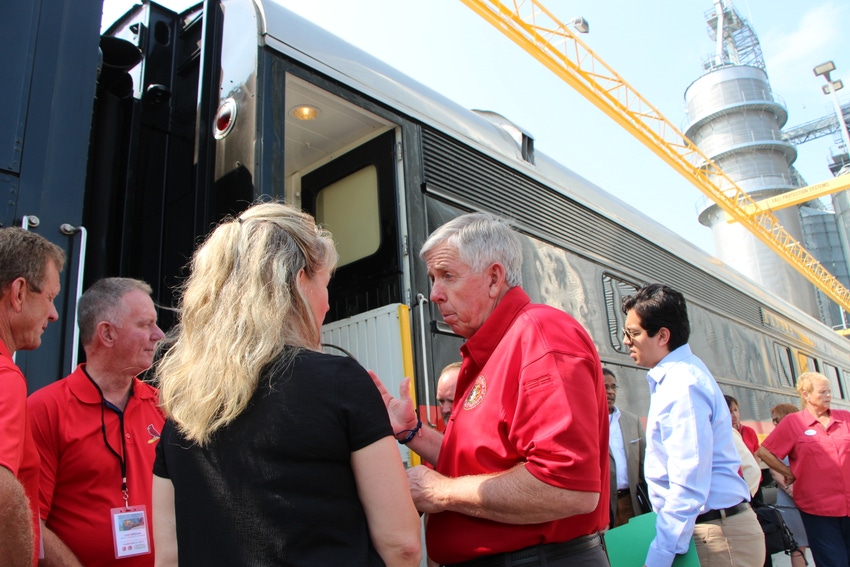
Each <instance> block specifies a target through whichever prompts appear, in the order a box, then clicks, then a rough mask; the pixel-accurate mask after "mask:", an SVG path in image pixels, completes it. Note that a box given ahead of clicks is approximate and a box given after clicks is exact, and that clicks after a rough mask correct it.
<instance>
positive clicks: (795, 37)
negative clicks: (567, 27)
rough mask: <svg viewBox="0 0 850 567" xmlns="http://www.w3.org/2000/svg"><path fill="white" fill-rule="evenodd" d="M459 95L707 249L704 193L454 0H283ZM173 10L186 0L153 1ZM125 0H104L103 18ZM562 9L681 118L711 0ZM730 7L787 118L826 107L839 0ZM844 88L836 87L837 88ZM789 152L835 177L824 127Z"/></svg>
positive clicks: (842, 5) (670, 114)
mask: <svg viewBox="0 0 850 567" xmlns="http://www.w3.org/2000/svg"><path fill="white" fill-rule="evenodd" d="M279 1H280V3H281V4H283V5H284V6H286V7H287V8H289V9H291V10H293V11H294V12H296V13H298V14H300V15H301V16H302V17H305V18H307V19H308V20H311V21H312V22H314V23H315V24H317V25H319V26H320V27H323V28H325V29H326V30H328V31H330V32H332V33H334V34H335V35H338V36H340V37H341V38H343V39H345V40H346V41H348V42H350V43H352V44H353V45H355V46H357V47H359V48H361V49H363V50H365V51H367V52H369V53H371V54H372V55H374V56H376V57H378V58H379V59H382V60H384V61H385V62H387V63H388V64H390V65H392V66H393V67H396V68H397V69H399V70H401V71H402V72H404V73H406V74H407V75H410V76H411V77H412V78H414V79H416V80H418V81H419V82H421V83H423V84H425V85H427V86H429V87H431V88H432V89H434V90H436V91H438V92H440V93H442V94H444V95H446V96H447V97H449V98H451V99H453V100H455V101H456V102H458V103H459V104H461V105H462V106H465V107H467V108H478V109H486V110H492V111H495V112H498V113H500V114H502V115H504V116H505V117H507V118H508V119H510V120H512V121H513V122H515V123H516V124H518V125H520V126H522V127H523V128H525V129H526V130H528V131H529V132H530V133H531V134H532V135H533V136H534V137H535V147H536V148H537V150H538V151H542V152H543V153H546V154H548V155H549V156H551V157H553V158H555V159H556V160H558V161H559V162H561V163H563V164H564V165H566V166H567V167H569V168H570V169H572V170H573V171H575V172H576V173H578V174H579V175H581V176H583V177H585V178H587V179H589V180H590V181H592V182H594V183H596V184H597V185H599V186H601V187H602V188H603V189H605V190H606V191H608V192H609V193H612V194H613V195H615V196H617V197H619V198H620V199H622V200H623V201H625V202H627V203H628V204H630V205H632V206H633V207H635V208H637V209H638V210H640V211H642V212H643V213H644V214H646V215H648V216H649V217H651V218H653V219H655V220H656V221H657V222H659V223H661V224H663V225H665V226H667V227H668V228H669V229H671V230H673V231H674V232H676V233H678V234H680V235H682V236H683V237H684V238H686V239H688V240H689V241H691V242H693V243H694V244H695V245H697V246H699V247H701V248H703V249H704V250H706V251H707V252H709V253H712V254H713V253H714V242H713V239H712V235H711V231H710V229H708V228H705V227H703V226H701V225H700V224H699V222H698V221H697V214H698V211H699V210H700V208H701V207H702V205H703V203H704V198H703V197H702V193H700V192H699V190H697V189H696V188H694V187H693V186H692V185H690V184H689V183H688V182H686V181H685V180H684V179H683V178H682V177H680V176H679V175H678V174H677V173H675V172H673V171H672V169H671V168H670V167H669V166H667V165H666V164H665V163H664V162H663V161H662V160H661V159H660V158H658V157H656V156H655V154H653V153H652V152H651V151H650V150H648V149H646V148H645V147H644V146H643V145H642V144H641V143H640V142H638V141H637V140H635V139H634V138H632V137H631V135H629V134H627V133H626V132H625V131H623V130H622V129H621V128H620V127H619V126H617V125H616V124H615V123H614V122H613V121H612V120H611V119H609V118H608V117H607V116H605V115H604V114H603V113H602V112H601V111H599V110H597V109H596V107H595V106H593V105H592V104H591V103H590V102H589V101H587V100H585V99H584V98H583V97H581V96H580V95H578V94H576V93H575V92H574V91H573V90H572V89H571V87H569V86H568V85H567V84H566V83H564V82H562V81H561V80H560V79H558V78H557V77H555V75H554V74H552V73H551V72H550V71H548V70H547V69H546V68H544V67H543V66H542V65H541V64H540V63H538V62H537V61H536V60H535V59H533V58H532V57H531V56H530V55H528V54H526V53H525V51H523V50H522V49H521V48H520V47H518V46H517V45H515V44H514V43H513V42H511V41H510V40H509V39H507V38H506V37H505V36H503V35H502V34H501V33H500V32H499V31H497V30H496V29H495V28H493V27H492V26H491V25H490V24H488V23H487V22H485V21H484V20H483V19H481V18H480V17H479V16H478V15H476V14H475V13H474V12H473V11H472V10H470V9H469V8H467V7H466V6H465V5H464V4H463V3H462V2H460V0H427V1H425V2H423V1H414V0H361V1H357V2H353V1H351V0H279ZM162 3H163V4H164V5H165V6H168V7H170V8H172V9H175V10H180V9H182V8H183V7H185V6H188V5H190V4H191V3H190V2H185V1H183V0H166V1H163V2H162ZM131 5H132V2H128V1H127V0H106V4H105V7H104V19H105V20H107V19H110V20H111V19H114V18H115V17H117V16H118V15H120V14H121V13H123V11H124V10H126V9H127V8H129V7H130V6H131ZM544 5H545V6H546V7H547V8H548V9H549V10H550V11H551V12H553V13H554V14H555V15H556V16H557V17H558V18H559V19H561V20H562V21H567V20H569V19H570V18H572V17H573V16H583V17H584V18H585V19H586V20H587V21H588V22H589V23H590V33H589V34H588V35H586V36H583V38H582V39H583V40H584V41H585V42H586V43H587V44H588V45H589V47H590V48H591V49H592V50H593V51H594V52H595V53H596V54H597V55H598V56H599V57H600V58H602V59H603V60H605V61H606V62H607V63H608V64H609V65H611V66H612V67H613V68H614V69H615V70H616V71H617V72H618V73H619V74H620V75H621V76H622V77H623V78H625V79H626V81H628V82H629V83H630V84H631V85H632V86H633V87H634V88H635V89H636V90H637V91H638V92H640V93H641V94H642V95H643V96H644V97H645V98H646V99H648V100H649V101H650V102H651V103H653V104H654V105H655V106H656V107H657V108H658V109H659V110H660V111H661V112H662V113H663V114H664V115H665V116H666V117H667V118H668V119H669V120H670V121H671V122H672V123H673V124H675V125H677V126H679V128H680V129H681V130H684V129H685V124H686V115H685V109H684V92H685V89H686V88H687V87H688V86H689V85H690V84H691V83H692V82H693V81H694V80H696V79H698V78H699V77H700V76H701V74H702V62H703V60H704V59H705V58H706V57H707V56H709V55H710V54H711V53H712V52H713V48H714V44H713V42H712V41H711V40H710V38H709V37H708V34H707V26H706V24H705V18H704V13H705V12H707V11H708V10H711V9H712V7H713V3H712V1H710V0H687V1H677V0H643V1H641V2H635V1H634V0H607V1H605V2H602V1H600V0H571V1H565V0H547V1H544ZM735 6H736V7H737V9H738V11H739V12H740V13H741V15H742V16H743V17H744V18H746V19H747V20H748V21H749V23H750V25H751V26H752V27H753V29H754V30H755V32H756V34H758V37H759V39H760V42H761V47H762V51H763V53H764V58H765V61H766V66H767V69H766V70H767V73H768V77H769V78H770V81H771V84H772V86H773V90H774V94H775V95H776V96H777V98H778V99H779V100H781V101H782V102H784V104H785V105H786V107H787V108H788V113H789V118H788V124H787V125H786V127H790V126H796V125H799V124H801V123H804V122H807V121H809V120H813V119H815V118H819V117H821V116H824V115H827V114H831V113H833V112H834V110H833V106H832V104H831V102H830V98H829V97H826V96H824V95H823V93H822V92H821V86H822V85H823V84H824V80H823V79H822V78H820V77H815V76H814V74H813V73H812V68H813V67H814V66H815V65H818V64H820V63H823V62H824V61H827V60H832V61H834V62H835V65H836V67H837V70H836V72H835V73H834V74H833V79H836V78H838V79H844V82H845V83H846V84H847V85H848V88H846V89H845V90H844V91H841V92H840V93H839V99H840V100H841V102H842V103H846V102H847V100H848V99H850V35H848V34H846V33H842V25H844V26H845V27H846V23H847V22H848V21H850V2H846V0H810V1H806V2H801V1H799V0H740V1H738V2H735ZM845 92H846V93H848V94H847V95H844V96H842V95H843V93H845ZM798 150H799V157H798V158H797V161H796V163H795V165H796V166H797V168H798V169H799V170H800V172H801V173H802V175H803V177H804V178H805V179H806V181H808V183H809V184H814V183H818V182H820V181H824V180H826V179H827V178H828V177H830V176H831V174H830V172H829V170H828V169H827V164H828V163H829V161H830V159H829V157H830V155H831V154H832V153H838V148H837V147H836V146H835V142H834V140H833V138H832V136H826V137H824V138H821V139H819V140H816V141H813V142H809V143H807V144H804V145H802V146H798Z"/></svg>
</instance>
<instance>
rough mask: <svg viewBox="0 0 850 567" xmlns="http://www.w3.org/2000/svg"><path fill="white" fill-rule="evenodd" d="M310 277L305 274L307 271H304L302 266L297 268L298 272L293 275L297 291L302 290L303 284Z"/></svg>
mask: <svg viewBox="0 0 850 567" xmlns="http://www.w3.org/2000/svg"><path fill="white" fill-rule="evenodd" d="M308 279H310V278H309V277H308V276H307V272H305V271H304V268H301V269H300V270H298V274H296V276H295V285H297V286H298V291H300V292H302V293H303V292H304V286H305V285H306V284H307V280H308Z"/></svg>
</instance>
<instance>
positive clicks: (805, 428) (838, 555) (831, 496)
mask: <svg viewBox="0 0 850 567" xmlns="http://www.w3.org/2000/svg"><path fill="white" fill-rule="evenodd" d="M797 392H799V394H800V397H801V398H802V401H803V409H802V410H800V411H798V412H797V413H792V414H789V415H786V416H785V417H784V418H783V419H782V421H780V422H779V423H778V424H777V425H776V428H775V429H774V430H773V431H772V432H771V433H770V435H768V436H767V438H766V439H765V440H764V441H763V442H762V445H761V447H759V450H758V454H757V456H758V457H760V458H761V460H763V461H764V462H765V463H767V465H768V466H769V467H770V468H771V469H773V470H775V471H777V472H778V473H779V474H781V475H782V476H783V477H785V486H786V487H792V493H793V496H794V502H795V503H796V504H797V508H798V509H799V510H800V517H802V519H803V526H804V527H805V528H806V535H807V536H808V540H809V548H810V549H811V550H812V557H814V560H815V564H816V565H817V566H818V567H838V566H840V567H847V565H848V564H850V412H848V411H845V410H840V409H833V408H831V407H830V405H831V402H832V391H831V389H830V386H829V380H828V379H827V377H826V376H824V375H823V374H819V373H817V372H806V373H804V374H802V375H800V378H799V380H797ZM785 457H788V460H789V462H790V467H789V466H788V465H785V464H784V463H783V462H782V461H781V460H780V459H784V458H785ZM795 481H796V482H795ZM792 485H793V486H792Z"/></svg>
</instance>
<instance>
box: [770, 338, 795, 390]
mask: <svg viewBox="0 0 850 567" xmlns="http://www.w3.org/2000/svg"><path fill="white" fill-rule="evenodd" d="M773 352H774V353H775V354H776V367H777V368H778V369H779V383H780V384H782V385H784V386H791V387H792V388H793V387H794V386H795V385H796V383H797V379H796V377H795V376H794V364H793V362H792V358H791V349H790V348H788V347H784V346H782V345H779V344H777V343H773Z"/></svg>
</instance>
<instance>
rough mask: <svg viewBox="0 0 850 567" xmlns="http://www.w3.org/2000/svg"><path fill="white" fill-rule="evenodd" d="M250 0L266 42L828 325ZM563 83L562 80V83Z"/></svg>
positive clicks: (477, 117)
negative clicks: (257, 15)
mask: <svg viewBox="0 0 850 567" xmlns="http://www.w3.org/2000/svg"><path fill="white" fill-rule="evenodd" d="M254 2H255V4H256V5H257V7H258V10H259V13H260V15H261V22H260V26H261V30H260V33H261V34H262V35H263V37H264V40H265V43H266V45H267V46H269V47H270V48H272V49H275V50H277V51H280V52H281V53H283V54H285V55H287V56H289V57H291V58H293V59H295V60H297V61H300V62H302V63H304V64H306V65H308V66H309V67H312V68H314V69H316V70H318V71H320V72H322V73H323V74H326V75H327V76H329V77H331V78H332V79H335V80H337V81H339V82H341V83H343V84H347V85H349V86H351V87H353V88H355V89H357V90H358V91H360V92H362V93H363V94H365V95H367V96H369V97H370V98H373V99H374V100H376V101H378V102H381V103H383V104H385V105H387V106H389V107H392V108H394V109H396V110H397V111H399V112H402V113H404V114H406V115H408V116H409V117H411V118H413V119H415V120H417V121H419V122H421V123H423V124H427V125H428V126H430V127H432V128H435V129H436V130H438V131H441V132H443V133H446V134H449V135H451V136H452V137H456V138H459V139H461V140H463V141H464V142H466V143H468V144H470V145H471V146H473V147H476V148H477V149H478V150H480V151H483V152H485V153H487V154H488V155H490V156H491V157H494V158H496V159H498V160H499V161H501V162H503V163H506V164H508V165H510V166H511V167H514V168H516V169H518V170H521V171H522V172H523V173H525V174H527V175H529V176H531V177H533V178H535V179H537V180H538V181H540V182H543V183H544V184H546V185H549V186H551V187H553V188H555V189H557V190H558V191H560V192H562V193H563V194H565V195H567V196H569V197H570V198H571V199H574V200H575V201H577V202H579V203H581V204H582V205H584V206H586V207H588V208H590V209H592V210H594V211H597V212H598V213H599V214H601V215H603V216H605V217H608V218H609V219H611V220H613V221H615V222H617V223H619V224H621V225H623V226H624V227H626V228H628V229H630V230H632V231H634V232H635V233H637V234H640V235H642V236H644V237H646V238H647V239H649V240H651V241H653V242H664V247H665V248H667V249H669V250H670V251H671V252H673V253H674V254H676V255H678V256H680V257H681V258H683V259H684V260H686V261H687V262H689V263H691V264H693V265H694V266H696V267H698V268H700V269H702V270H705V271H707V272H709V273H711V274H713V275H714V276H716V277H719V278H721V279H723V280H724V281H726V282H728V283H730V284H731V285H733V286H735V287H737V288H739V289H741V290H742V291H744V292H746V293H747V294H749V295H752V296H755V297H758V298H759V300H761V301H763V302H764V303H765V304H766V305H769V306H770V307H772V308H774V309H776V310H777V311H779V312H783V313H784V314H785V315H788V316H790V317H791V318H792V319H793V320H795V321H800V320H801V319H802V320H810V321H811V322H812V323H815V324H818V325H821V326H823V328H824V329H825V330H826V329H828V327H827V326H826V325H824V324H823V323H822V322H821V321H818V320H816V319H815V318H813V317H811V316H810V315H809V314H807V313H805V312H804V311H802V310H800V309H798V308H796V307H795V306H793V305H791V304H788V303H786V302H783V301H779V300H778V299H777V298H775V297H774V296H772V295H771V294H768V293H765V292H764V290H763V289H762V288H760V287H759V286H758V285H757V284H756V283H755V282H753V281H752V280H750V279H748V278H746V277H745V276H744V275H742V274H741V273H740V272H738V271H736V270H734V269H732V268H730V267H729V266H727V265H726V264H724V263H723V262H722V261H721V260H719V259H717V258H716V257H714V256H711V255H710V254H707V253H706V252H705V251H703V250H702V249H700V248H698V247H697V246H695V245H693V244H692V243H690V242H689V241H687V240H685V239H683V238H682V237H680V236H679V235H678V234H676V233H674V232H672V231H670V230H668V229H667V228H666V227H664V226H662V225H661V224H659V223H658V222H657V221H655V220H653V219H651V218H649V217H648V216H646V215H645V214H643V213H641V212H640V211H638V210H637V209H635V208H634V207H632V206H630V205H629V204H627V203H625V202H623V201H622V200H620V199H619V198H617V197H615V196H613V195H611V194H610V193H608V192H606V191H605V190H604V189H601V188H600V187H598V186H596V185H594V184H593V183H591V182H589V181H588V180H586V179H584V178H583V177H581V176H580V175H578V174H577V173H575V172H574V171H572V170H570V169H568V168H567V167H566V166H564V165H563V164H561V163H559V162H557V161H555V160H553V159H551V158H549V157H548V156H546V154H545V153H543V152H540V151H539V149H538V148H536V149H535V163H534V164H530V163H528V162H527V161H525V160H523V159H522V154H521V150H520V148H519V146H518V144H517V142H516V141H515V139H514V138H513V137H512V136H511V135H510V134H509V133H508V132H507V131H506V130H505V129H504V128H502V127H500V126H498V125H496V124H495V123H494V122H495V121H494V120H493V119H492V117H491V119H487V118H485V117H484V116H482V113H480V112H475V111H472V110H469V109H466V108H463V107H461V106H460V105H458V104H456V103H455V102H453V101H452V100H450V99H448V98H446V97H445V96H443V95H441V94H440V93H438V92H436V91H434V90H432V89H430V88H429V87H427V86H425V85H422V84H421V83H419V82H417V81H415V80H414V79H412V78H410V77H408V76H407V75H405V74H403V73H401V72H400V71H398V70H397V69H395V68H393V67H390V66H389V65H387V64H386V63H384V62H382V61H381V60H379V59H377V58H375V57H374V56H372V55H369V54H368V53H366V52H364V51H362V50H360V49H358V48H357V47H354V46H352V45H351V44H349V43H347V42H345V41H344V40H342V39H340V38H339V37H337V36H335V35H333V34H331V33H330V32H327V31H325V30H324V29H322V28H320V27H318V26H317V25H315V24H313V23H311V22H309V21H308V20H305V19H304V18H302V17H301V16H298V15H297V14H295V13H293V12H291V11H289V10H287V9H286V8H284V7H282V6H281V5H279V4H277V3H276V2H274V1H273V0H254ZM564 88H568V87H567V86H566V85H565V86H564ZM497 116H498V115H497ZM600 119H601V117H600ZM517 128H519V127H517ZM519 129H520V130H522V129H521V128H519ZM625 182H627V180H624V183H625Z"/></svg>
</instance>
